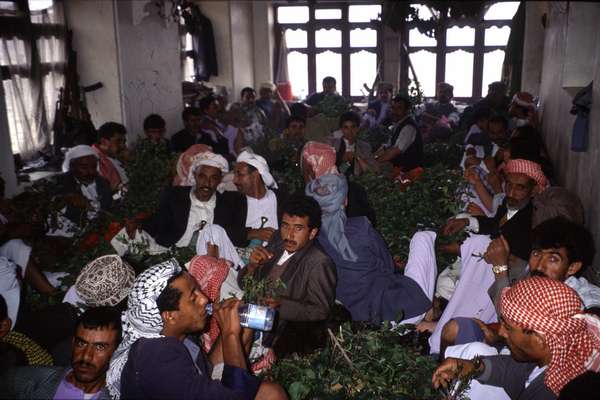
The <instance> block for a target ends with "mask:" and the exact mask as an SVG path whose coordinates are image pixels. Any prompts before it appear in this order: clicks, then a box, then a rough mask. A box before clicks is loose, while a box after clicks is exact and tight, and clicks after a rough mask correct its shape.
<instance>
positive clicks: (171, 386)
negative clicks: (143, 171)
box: [107, 259, 285, 400]
mask: <svg viewBox="0 0 600 400" xmlns="http://www.w3.org/2000/svg"><path fill="white" fill-rule="evenodd" d="M207 303H208V299H207V298H206V296H204V294H202V292H200V290H198V286H197V284H196V282H195V281H194V278H192V276H191V275H190V274H189V273H187V272H185V271H184V270H182V269H181V267H180V266H179V264H177V261H175V260H174V259H172V260H169V261H166V262H164V263H162V264H158V265H155V266H153V267H150V268H149V269H147V270H146V271H144V272H143V273H142V274H141V275H139V276H138V277H137V278H136V280H135V283H134V286H133V288H132V290H131V293H130V294H129V300H128V307H127V310H126V311H125V313H124V314H123V331H124V334H125V335H124V340H123V342H122V343H121V344H120V345H119V348H118V349H117V350H116V352H115V354H114V357H113V358H112V360H111V363H110V370H109V373H108V378H107V381H108V389H109V391H110V394H111V396H112V397H113V398H125V399H130V398H131V399H190V400H191V399H211V400H218V399H223V400H225V399H227V400H229V399H232V400H233V399H252V398H257V399H259V398H265V397H267V396H273V397H270V398H276V399H280V398H285V396H284V395H282V389H281V388H280V387H279V386H278V385H276V384H273V383H262V384H261V382H260V380H259V379H258V378H256V377H254V376H252V375H251V374H250V373H249V372H248V369H247V366H246V355H245V354H244V345H245V344H246V342H249V339H250V338H251V337H252V331H251V330H249V329H244V330H242V328H241V326H240V320H239V312H238V307H239V304H240V303H239V301H238V300H235V299H230V300H227V301H225V302H224V303H216V304H214V309H213V318H216V319H217V322H218V324H219V328H220V330H221V335H220V337H219V338H218V339H217V342H216V344H215V345H214V346H213V351H212V352H211V354H210V355H208V356H207V355H206V354H205V353H204V351H203V350H202V348H201V347H200V346H198V345H197V344H196V343H194V341H192V340H191V339H189V338H188V335H191V334H195V333H200V332H201V331H202V330H203V329H204V328H205V327H206V320H207V315H206V311H205V307H206V304H207ZM220 363H223V364H224V369H223V375H222V378H221V381H216V380H212V379H211V378H210V376H211V369H212V365H216V364H220ZM255 396H256V397H255ZM267 398H268V397H267Z"/></svg>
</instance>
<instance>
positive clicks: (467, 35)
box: [446, 26, 475, 46]
mask: <svg viewBox="0 0 600 400" xmlns="http://www.w3.org/2000/svg"><path fill="white" fill-rule="evenodd" d="M474 44H475V28H470V27H468V26H465V27H464V28H459V27H458V26H454V27H452V28H450V29H448V30H446V46H473V45H474Z"/></svg>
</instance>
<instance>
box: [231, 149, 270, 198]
mask: <svg viewBox="0 0 600 400" xmlns="http://www.w3.org/2000/svg"><path fill="white" fill-rule="evenodd" d="M236 161H237V162H239V163H240V162H243V163H246V164H248V165H252V166H253V167H254V168H256V169H257V170H258V173H259V174H260V176H261V177H262V180H263V182H264V183H265V186H266V187H268V188H270V189H277V182H275V179H273V175H271V173H270V172H269V164H267V161H266V160H265V159H264V158H263V157H261V156H259V155H258V154H254V153H253V152H252V150H250V149H248V148H247V149H245V150H244V151H242V152H241V153H240V155H239V156H238V157H237V160H236Z"/></svg>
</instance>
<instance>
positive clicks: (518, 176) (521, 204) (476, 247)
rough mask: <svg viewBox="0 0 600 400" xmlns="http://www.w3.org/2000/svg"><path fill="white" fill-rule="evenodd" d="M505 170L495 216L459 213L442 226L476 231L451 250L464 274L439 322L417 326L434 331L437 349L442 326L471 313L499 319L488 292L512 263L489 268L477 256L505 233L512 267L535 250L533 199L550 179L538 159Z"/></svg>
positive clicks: (441, 342) (433, 349)
mask: <svg viewBox="0 0 600 400" xmlns="http://www.w3.org/2000/svg"><path fill="white" fill-rule="evenodd" d="M505 174H506V187H505V194H506V197H505V199H504V201H503V203H502V205H501V206H500V207H499V208H498V211H497V212H496V215H495V216H494V217H491V218H488V217H471V216H469V215H468V214H467V215H465V216H464V217H463V216H462V215H459V217H458V218H454V219H451V220H450V221H449V222H448V223H447V224H446V226H445V227H444V228H443V230H442V234H444V235H453V234H455V233H457V232H458V231H460V230H461V229H464V228H467V227H468V230H470V231H471V232H473V233H478V235H472V236H470V237H468V238H467V239H466V240H465V241H464V242H463V243H462V244H460V245H458V244H456V245H455V248H454V249H449V250H451V251H452V252H454V254H456V255H460V256H461V279H460V280H459V281H458V284H457V286H456V289H455V290H454V293H453V294H452V297H451V298H450V301H449V302H448V305H447V306H446V309H445V310H444V312H443V313H442V315H441V317H440V319H439V321H438V322H437V323H435V322H426V323H421V324H420V326H419V327H418V329H420V330H429V331H432V335H431V337H430V338H429V345H430V347H431V352H432V353H433V354H438V353H439V354H443V350H444V347H445V346H446V343H445V341H444V340H443V338H442V335H443V332H442V329H443V328H444V326H445V325H446V323H447V322H448V321H450V320H451V319H453V318H456V317H468V318H478V319H480V320H482V321H484V322H485V323H490V322H496V319H497V315H496V310H495V308H494V304H493V303H492V301H491V300H490V298H489V296H488V295H487V292H486V291H487V289H488V288H489V287H490V286H491V285H492V284H493V283H494V274H495V273H499V272H503V271H507V270H508V269H509V265H508V264H493V265H492V266H491V267H490V265H489V264H488V262H487V261H486V260H485V259H484V257H482V256H479V257H478V255H483V254H484V253H485V252H486V250H487V249H488V247H489V246H491V245H493V243H494V242H492V239H499V238H500V237H502V238H504V240H506V242H507V243H508V244H509V246H510V256H511V264H512V266H513V268H517V267H519V268H524V266H525V265H526V263H527V262H526V260H527V258H528V257H529V253H530V251H531V238H530V233H531V220H532V213H533V206H532V203H531V200H532V198H533V197H534V196H535V195H536V194H537V193H540V192H542V191H543V190H544V189H545V188H546V185H547V180H546V177H545V176H544V173H543V172H542V170H541V167H540V165H539V164H537V163H535V162H533V161H530V160H525V159H516V160H510V161H509V162H508V163H507V164H506V167H505ZM490 243H492V244H490Z"/></svg>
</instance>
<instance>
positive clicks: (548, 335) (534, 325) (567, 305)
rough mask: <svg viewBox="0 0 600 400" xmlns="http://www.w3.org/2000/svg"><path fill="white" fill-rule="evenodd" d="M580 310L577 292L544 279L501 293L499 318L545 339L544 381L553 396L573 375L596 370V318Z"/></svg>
mask: <svg viewBox="0 0 600 400" xmlns="http://www.w3.org/2000/svg"><path fill="white" fill-rule="evenodd" d="M582 311H583V303H582V301H581V299H580V298H579V296H578V295H577V292H575V291H574V290H573V289H571V288H570V287H568V286H567V285H565V284H564V283H562V282H559V281H556V280H552V279H548V278H543V277H532V278H528V279H525V280H523V281H520V282H519V283H517V284H516V285H515V286H513V287H511V288H506V289H505V290H504V291H503V292H502V297H501V300H500V313H501V314H502V317H503V318H504V319H505V320H507V321H510V322H512V323H514V324H516V325H518V326H520V327H521V328H523V329H529V330H532V331H535V332H537V333H539V334H542V335H543V336H544V338H545V339H546V343H547V344H548V347H549V349H550V356H551V359H550V364H549V365H548V369H547V370H546V374H545V376H544V383H545V384H546V386H547V387H548V388H549V389H550V390H552V391H553V392H554V393H556V394H557V395H558V393H559V392H560V390H561V389H562V388H563V386H565V385H566V384H567V383H569V381H571V380H572V379H573V378H575V377H576V376H578V375H581V374H582V373H584V372H585V371H587V370H592V371H600V320H599V319H598V318H596V317H595V316H593V315H591V314H583V313H582Z"/></svg>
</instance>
